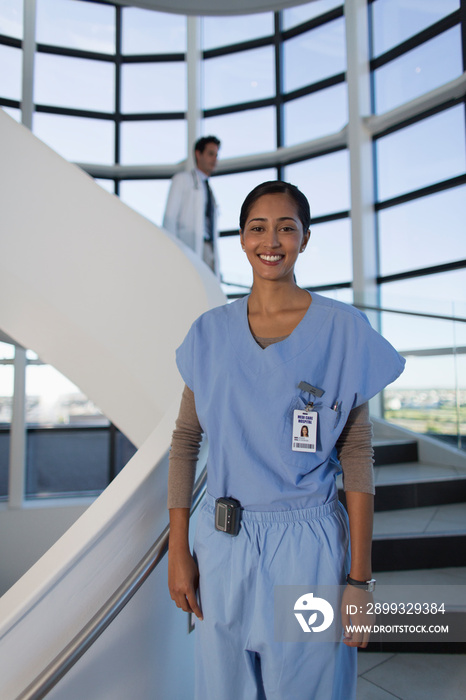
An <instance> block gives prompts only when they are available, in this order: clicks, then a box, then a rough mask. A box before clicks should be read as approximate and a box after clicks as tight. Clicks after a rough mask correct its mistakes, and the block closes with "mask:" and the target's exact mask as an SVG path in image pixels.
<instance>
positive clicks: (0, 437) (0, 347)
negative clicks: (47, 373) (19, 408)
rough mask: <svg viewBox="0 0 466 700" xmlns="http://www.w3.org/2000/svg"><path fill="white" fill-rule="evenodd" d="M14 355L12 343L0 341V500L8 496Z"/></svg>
mask: <svg viewBox="0 0 466 700" xmlns="http://www.w3.org/2000/svg"><path fill="white" fill-rule="evenodd" d="M14 355H15V351H14V347H13V345H10V344H9V343H2V342H0V500H4V499H5V498H6V497H7V496H8V474H9V459H10V423H11V412H12V406H13V390H14V369H13V360H14Z"/></svg>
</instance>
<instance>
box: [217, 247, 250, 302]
mask: <svg viewBox="0 0 466 700" xmlns="http://www.w3.org/2000/svg"><path fill="white" fill-rule="evenodd" d="M218 257H219V261H220V277H221V279H222V281H223V282H224V283H225V287H224V289H225V293H226V294H228V293H229V292H230V291H240V292H244V293H247V292H248V291H249V289H250V288H251V285H252V268H251V265H250V264H249V261H248V259H247V257H246V254H245V253H244V252H243V250H242V249H241V242H240V237H239V236H224V237H222V238H220V239H219V242H218ZM232 287H234V288H232Z"/></svg>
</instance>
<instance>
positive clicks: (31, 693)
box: [16, 467, 207, 700]
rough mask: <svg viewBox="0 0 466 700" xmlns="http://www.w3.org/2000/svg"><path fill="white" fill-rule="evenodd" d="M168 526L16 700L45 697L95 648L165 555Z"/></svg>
mask: <svg viewBox="0 0 466 700" xmlns="http://www.w3.org/2000/svg"><path fill="white" fill-rule="evenodd" d="M206 480H207V468H206V467H204V468H203V470H202V472H201V474H200V476H199V478H198V480H197V481H196V484H195V486H194V490H193V505H192V506H191V515H192V514H193V513H194V511H195V510H196V508H197V507H198V505H199V503H200V502H201V500H202V498H203V496H204V493H205V484H206ZM169 532H170V527H169V525H167V526H166V527H165V529H164V530H163V532H162V533H161V534H160V535H159V537H158V538H157V540H156V541H155V543H154V544H153V545H152V547H151V548H150V549H149V551H148V552H147V554H146V555H145V556H144V557H143V558H142V559H141V560H140V562H139V563H138V564H137V565H136V566H135V568H134V569H133V571H132V572H131V573H130V574H129V575H128V576H127V578H126V579H125V580H124V581H123V583H122V584H121V585H120V586H119V587H118V588H117V589H116V591H115V592H114V593H113V595H111V596H110V598H109V599H108V600H107V602H106V603H105V604H104V605H103V606H102V607H101V608H100V610H98V611H97V612H96V614H95V615H94V616H93V617H92V618H91V619H90V620H89V622H88V623H87V624H86V625H85V626H84V627H83V628H82V630H81V631H80V632H78V634H77V635H76V636H75V637H74V638H73V639H72V640H71V642H70V643H69V644H67V646H66V647H64V648H63V649H62V651H61V652H60V653H59V654H58V655H57V656H56V657H55V658H54V660H53V661H52V662H51V663H50V664H49V665H48V666H47V667H46V668H45V669H44V670H43V671H42V672H41V673H40V674H39V675H38V676H37V677H36V678H35V679H34V680H33V681H32V683H30V684H29V685H28V687H27V688H26V689H25V690H23V692H22V693H21V694H20V695H18V697H17V699H16V700H42V698H44V697H45V696H46V695H47V693H49V692H50V691H51V690H52V688H53V687H54V686H55V685H56V684H57V683H58V681H60V680H61V679H62V678H63V676H65V675H66V674H67V673H68V671H69V670H70V669H71V668H72V667H73V666H74V665H75V663H76V662H77V661H79V659H80V658H81V656H83V654H84V653H85V652H86V651H87V650H88V649H89V648H90V647H91V646H92V645H93V644H94V642H95V641H97V639H98V638H99V637H100V635H101V634H102V633H103V632H104V631H105V630H106V629H107V627H108V626H109V625H110V624H111V623H112V622H113V620H114V619H115V618H116V617H117V615H118V614H119V613H120V612H121V611H122V610H123V608H124V607H125V605H126V604H127V603H129V601H130V600H131V598H132V597H133V596H134V595H135V593H137V592H138V590H139V589H140V588H141V586H142V584H143V583H144V581H145V580H146V579H147V578H148V577H149V576H150V574H151V573H152V572H153V571H154V569H155V568H156V566H157V565H158V564H159V563H160V561H161V560H162V559H163V557H164V556H165V554H166V553H167V551H168V535H169Z"/></svg>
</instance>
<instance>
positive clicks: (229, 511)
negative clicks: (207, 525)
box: [215, 498, 241, 537]
mask: <svg viewBox="0 0 466 700" xmlns="http://www.w3.org/2000/svg"><path fill="white" fill-rule="evenodd" d="M240 521H241V503H240V502H239V501H237V500H236V498H217V500H216V501H215V529H216V530H220V532H226V533H227V534H228V535H232V536H233V537H236V535H237V534H238V532H239V526H240Z"/></svg>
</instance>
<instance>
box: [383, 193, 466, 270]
mask: <svg viewBox="0 0 466 700" xmlns="http://www.w3.org/2000/svg"><path fill="white" fill-rule="evenodd" d="M378 216H379V244H380V271H381V274H382V275H390V274H392V273H396V272H404V271H406V270H412V269H416V268H422V267H429V266H430V265H440V264H442V263H447V262H452V261H454V260H461V259H466V236H465V235H464V222H465V221H466V186H463V187H456V188H455V189H452V190H446V191H444V192H439V193H438V194H434V195H431V196H430V197H423V198H422V199H416V200H414V201H412V202H407V203H406V204H401V205H399V206H396V207H390V209H383V210H382V211H380V212H379V215H378ZM400 251H403V254H402V255H400Z"/></svg>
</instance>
